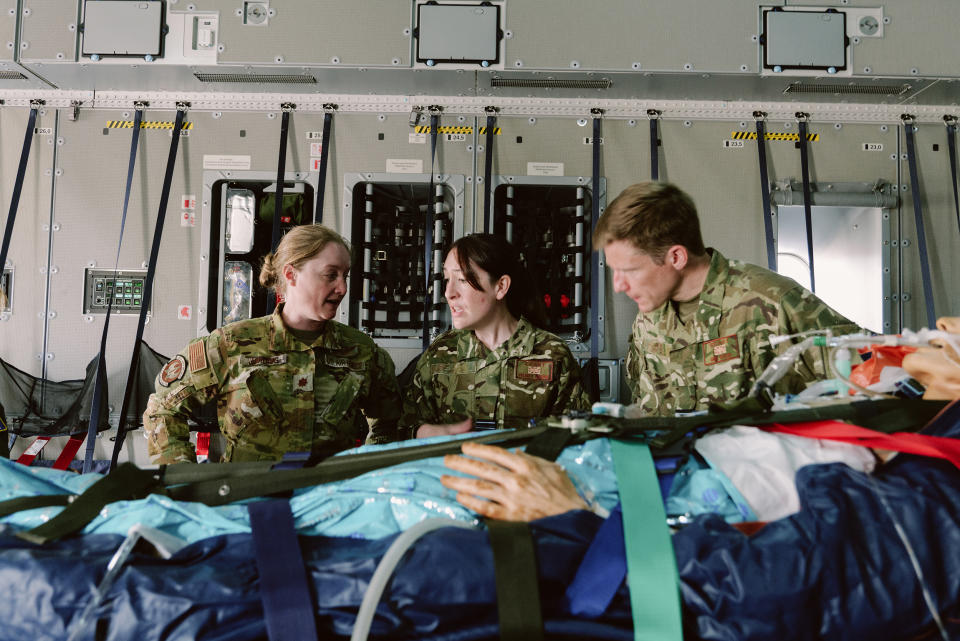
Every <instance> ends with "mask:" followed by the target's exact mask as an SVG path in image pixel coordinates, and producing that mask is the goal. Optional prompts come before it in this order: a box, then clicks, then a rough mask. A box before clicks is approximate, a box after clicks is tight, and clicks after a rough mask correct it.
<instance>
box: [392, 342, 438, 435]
mask: <svg viewBox="0 0 960 641" xmlns="http://www.w3.org/2000/svg"><path fill="white" fill-rule="evenodd" d="M430 354H431V351H430V350H429V349H428V350H427V351H426V352H424V353H423V354H421V355H420V359H419V360H418V361H417V366H416V368H415V369H414V372H413V380H411V381H410V386H409V387H407V389H406V390H404V394H403V414H402V415H401V416H400V435H401V438H405V439H410V438H415V437H416V436H417V429H419V427H420V426H421V425H423V424H424V423H442V422H443V419H442V418H441V413H440V408H439V406H438V403H437V398H438V396H437V394H436V390H434V383H435V381H434V380H433V377H432V371H433V369H432V367H431V366H430V363H431V358H430Z"/></svg>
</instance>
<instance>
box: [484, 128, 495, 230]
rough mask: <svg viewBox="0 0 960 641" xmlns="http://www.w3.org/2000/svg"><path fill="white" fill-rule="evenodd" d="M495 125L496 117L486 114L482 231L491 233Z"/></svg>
mask: <svg viewBox="0 0 960 641" xmlns="http://www.w3.org/2000/svg"><path fill="white" fill-rule="evenodd" d="M496 126H497V117H496V116H494V115H490V116H487V149H486V155H485V157H484V160H483V232H484V233H486V234H490V233H493V229H491V228H490V206H491V197H492V196H493V188H492V186H491V183H492V182H493V131H494V129H495V128H496Z"/></svg>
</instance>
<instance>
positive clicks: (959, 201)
mask: <svg viewBox="0 0 960 641" xmlns="http://www.w3.org/2000/svg"><path fill="white" fill-rule="evenodd" d="M947 148H948V149H949V151H950V186H951V187H953V209H954V211H955V212H956V213H957V230H958V231H960V194H958V193H957V121H956V120H955V119H954V120H952V121H951V122H950V123H949V124H948V125H947Z"/></svg>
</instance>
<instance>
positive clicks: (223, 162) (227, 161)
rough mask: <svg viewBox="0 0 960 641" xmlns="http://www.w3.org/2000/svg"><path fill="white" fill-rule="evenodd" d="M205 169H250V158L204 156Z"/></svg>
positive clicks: (216, 155) (218, 155)
mask: <svg viewBox="0 0 960 641" xmlns="http://www.w3.org/2000/svg"><path fill="white" fill-rule="evenodd" d="M203 168H204V169H250V156H226V155H223V154H204V155H203Z"/></svg>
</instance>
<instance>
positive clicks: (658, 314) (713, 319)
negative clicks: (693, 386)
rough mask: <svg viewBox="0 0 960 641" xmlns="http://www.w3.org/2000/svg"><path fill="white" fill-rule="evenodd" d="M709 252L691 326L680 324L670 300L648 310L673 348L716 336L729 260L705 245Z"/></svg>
mask: <svg viewBox="0 0 960 641" xmlns="http://www.w3.org/2000/svg"><path fill="white" fill-rule="evenodd" d="M707 253H708V254H709V255H710V267H709V269H708V270H707V278H706V279H705V280H704V283H703V289H702V290H701V291H700V296H699V297H698V298H699V303H698V305H697V312H696V314H695V315H694V317H693V322H692V323H691V326H690V327H684V326H683V325H682V324H681V323H680V318H679V317H678V315H677V311H676V309H674V306H673V304H672V303H671V302H670V301H667V302H665V303H664V304H663V305H661V306H660V307H659V308H658V309H656V310H654V311H653V312H652V313H651V317H650V320H651V321H652V322H653V324H654V325H656V326H657V327H660V328H661V329H662V330H663V332H664V334H665V335H667V336H670V337H671V338H672V339H673V340H672V341H671V342H672V343H673V349H679V348H681V347H684V346H686V345H688V344H690V343H692V342H700V341H704V340H711V339H714V338H717V337H718V334H719V325H720V314H721V310H722V309H723V295H724V291H725V290H726V281H727V276H728V275H729V273H730V263H729V262H728V261H727V259H726V258H725V257H724V256H723V254H721V253H720V252H719V251H717V250H716V249H714V248H712V247H708V248H707Z"/></svg>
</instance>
